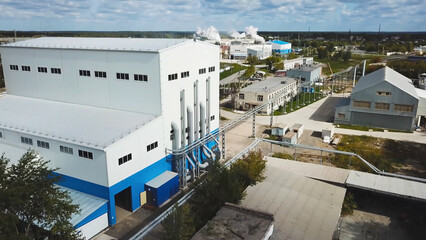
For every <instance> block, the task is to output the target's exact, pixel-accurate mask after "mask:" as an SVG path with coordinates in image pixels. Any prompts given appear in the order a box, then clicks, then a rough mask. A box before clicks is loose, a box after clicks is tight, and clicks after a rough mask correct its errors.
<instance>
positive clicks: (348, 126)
mask: <svg viewBox="0 0 426 240" xmlns="http://www.w3.org/2000/svg"><path fill="white" fill-rule="evenodd" d="M335 125H336V127H338V128H344V129H352V130H358V131H365V132H369V131H370V129H371V130H373V131H374V132H383V131H384V130H388V131H389V132H402V133H411V132H409V131H402V130H394V129H385V128H377V127H367V126H354V125H345V124H335Z"/></svg>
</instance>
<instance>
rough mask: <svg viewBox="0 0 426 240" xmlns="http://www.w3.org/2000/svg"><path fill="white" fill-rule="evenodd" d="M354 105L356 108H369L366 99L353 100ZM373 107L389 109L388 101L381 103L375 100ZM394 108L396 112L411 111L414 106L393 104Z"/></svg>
mask: <svg viewBox="0 0 426 240" xmlns="http://www.w3.org/2000/svg"><path fill="white" fill-rule="evenodd" d="M354 107H356V108H370V107H371V103H370V102H366V101H354ZM374 108H375V109H377V110H389V109H390V103H381V102H376V103H374ZM394 110H395V111H398V112H413V111H414V106H413V105H406V104H394Z"/></svg>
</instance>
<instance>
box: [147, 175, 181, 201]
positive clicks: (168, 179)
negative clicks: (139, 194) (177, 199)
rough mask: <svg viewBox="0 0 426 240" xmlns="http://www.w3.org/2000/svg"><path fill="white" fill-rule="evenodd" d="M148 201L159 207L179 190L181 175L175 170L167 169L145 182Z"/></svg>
mask: <svg viewBox="0 0 426 240" xmlns="http://www.w3.org/2000/svg"><path fill="white" fill-rule="evenodd" d="M145 191H146V193H147V194H146V196H147V203H148V204H149V205H152V206H155V207H159V206H161V204H163V203H164V202H165V201H167V200H168V199H170V198H171V197H173V195H175V194H176V193H177V192H178V191H179V176H178V174H177V173H175V172H170V171H165V172H163V173H162V174H160V175H158V176H157V177H156V178H154V179H152V180H151V181H149V182H147V183H145Z"/></svg>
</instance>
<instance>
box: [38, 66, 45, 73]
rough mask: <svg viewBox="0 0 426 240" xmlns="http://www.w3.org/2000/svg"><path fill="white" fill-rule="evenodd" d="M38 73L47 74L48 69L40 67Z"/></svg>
mask: <svg viewBox="0 0 426 240" xmlns="http://www.w3.org/2000/svg"><path fill="white" fill-rule="evenodd" d="M37 69H38V72H41V73H47V67H38V68H37Z"/></svg>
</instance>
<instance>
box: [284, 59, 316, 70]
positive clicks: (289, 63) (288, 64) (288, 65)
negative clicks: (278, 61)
mask: <svg viewBox="0 0 426 240" xmlns="http://www.w3.org/2000/svg"><path fill="white" fill-rule="evenodd" d="M313 63H314V58H313V57H299V58H295V59H289V60H284V69H283V70H284V71H287V70H290V69H293V68H296V67H299V66H302V65H311V64H313Z"/></svg>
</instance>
